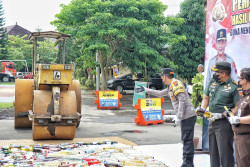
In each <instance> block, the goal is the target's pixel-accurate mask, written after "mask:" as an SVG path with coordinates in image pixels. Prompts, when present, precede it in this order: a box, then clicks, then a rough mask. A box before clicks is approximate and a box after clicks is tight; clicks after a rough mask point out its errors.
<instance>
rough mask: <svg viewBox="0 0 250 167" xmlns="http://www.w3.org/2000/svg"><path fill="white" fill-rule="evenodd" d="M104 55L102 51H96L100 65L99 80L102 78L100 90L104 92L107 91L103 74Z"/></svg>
mask: <svg viewBox="0 0 250 167" xmlns="http://www.w3.org/2000/svg"><path fill="white" fill-rule="evenodd" d="M103 58H104V55H103V52H102V51H98V56H97V59H98V61H99V64H100V69H101V76H102V77H101V78H102V85H101V90H106V89H107V83H106V74H105V67H104V61H103Z"/></svg>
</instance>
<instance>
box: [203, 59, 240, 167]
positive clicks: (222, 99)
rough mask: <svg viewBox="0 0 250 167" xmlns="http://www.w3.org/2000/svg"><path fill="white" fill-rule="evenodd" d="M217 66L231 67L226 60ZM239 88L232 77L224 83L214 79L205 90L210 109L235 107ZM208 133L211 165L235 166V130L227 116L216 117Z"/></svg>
mask: <svg viewBox="0 0 250 167" xmlns="http://www.w3.org/2000/svg"><path fill="white" fill-rule="evenodd" d="M217 65H218V66H217ZM219 65H220V66H219ZM216 66H217V69H219V70H227V69H228V68H230V64H229V63H226V62H219V63H216ZM230 69H231V68H230ZM237 88H238V85H237V82H235V81H233V80H232V79H231V78H229V79H228V80H226V81H225V82H223V83H221V82H217V81H215V80H214V79H212V80H211V82H210V84H209V85H208V86H207V88H206V90H205V92H204V94H205V95H206V96H209V110H210V111H211V112H212V113H223V112H224V111H225V109H224V106H227V107H228V108H234V107H235V104H236V103H237V101H238V98H239V94H238V90H237ZM208 134H209V153H210V164H211V167H220V166H221V165H222V167H234V157H233V131H232V127H231V124H230V123H229V121H228V120H227V119H226V118H225V117H222V118H221V119H216V120H215V121H213V122H212V123H211V124H210V126H209V130H208Z"/></svg>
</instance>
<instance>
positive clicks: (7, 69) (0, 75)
mask: <svg viewBox="0 0 250 167" xmlns="http://www.w3.org/2000/svg"><path fill="white" fill-rule="evenodd" d="M0 70H1V72H0V80H2V81H3V82H9V81H10V80H11V79H13V80H14V79H15V76H16V69H15V66H14V63H13V62H1V69H0Z"/></svg>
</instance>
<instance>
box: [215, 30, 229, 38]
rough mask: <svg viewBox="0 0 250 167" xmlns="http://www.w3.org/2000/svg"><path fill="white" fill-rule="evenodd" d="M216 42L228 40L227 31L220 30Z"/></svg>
mask: <svg viewBox="0 0 250 167" xmlns="http://www.w3.org/2000/svg"><path fill="white" fill-rule="evenodd" d="M216 40H217V41H220V40H227V31H226V29H219V30H218V31H217V36H216Z"/></svg>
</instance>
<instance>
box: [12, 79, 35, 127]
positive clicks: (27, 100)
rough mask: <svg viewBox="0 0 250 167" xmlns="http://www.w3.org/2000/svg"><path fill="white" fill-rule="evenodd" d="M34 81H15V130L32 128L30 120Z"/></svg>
mask: <svg viewBox="0 0 250 167" xmlns="http://www.w3.org/2000/svg"><path fill="white" fill-rule="evenodd" d="M33 90H34V79H16V81H15V128H28V127H31V126H32V125H31V124H32V122H31V121H30V120H29V118H28V114H29V112H28V111H29V110H32V103H33Z"/></svg>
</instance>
